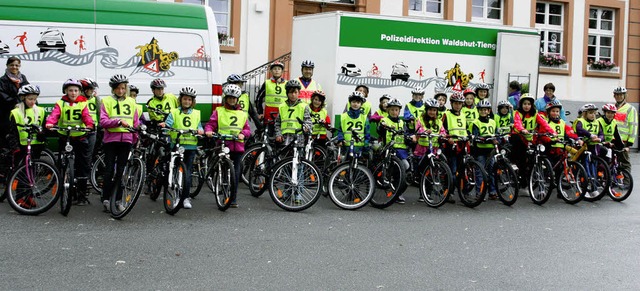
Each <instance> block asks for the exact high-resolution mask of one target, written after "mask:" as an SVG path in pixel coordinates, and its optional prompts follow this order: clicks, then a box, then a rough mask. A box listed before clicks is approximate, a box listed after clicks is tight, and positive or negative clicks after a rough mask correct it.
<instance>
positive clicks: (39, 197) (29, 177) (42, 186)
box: [7, 160, 60, 215]
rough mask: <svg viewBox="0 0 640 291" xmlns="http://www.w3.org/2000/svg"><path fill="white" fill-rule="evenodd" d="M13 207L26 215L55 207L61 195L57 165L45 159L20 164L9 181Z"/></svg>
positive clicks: (9, 198) (10, 201)
mask: <svg viewBox="0 0 640 291" xmlns="http://www.w3.org/2000/svg"><path fill="white" fill-rule="evenodd" d="M8 185H11V187H9V190H8V191H9V195H8V199H7V200H8V201H9V205H11V208H13V209H14V210H15V211H16V212H18V213H20V214H25V215H38V214H40V213H43V212H45V211H47V210H49V209H51V207H53V206H54V205H55V204H56V202H57V201H58V199H59V197H60V195H59V191H60V187H59V186H60V176H59V175H58V172H57V170H56V167H55V166H54V165H53V164H52V163H49V162H46V161H43V160H34V161H32V162H31V165H29V166H28V167H27V166H26V165H22V166H20V167H19V168H18V169H17V170H16V172H15V173H14V174H13V175H12V176H11V178H10V179H9V181H8Z"/></svg>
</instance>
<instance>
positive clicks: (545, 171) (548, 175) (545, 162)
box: [524, 133, 554, 205]
mask: <svg viewBox="0 0 640 291" xmlns="http://www.w3.org/2000/svg"><path fill="white" fill-rule="evenodd" d="M531 135H532V136H533V135H535V136H547V137H551V136H552V135H550V134H547V133H532V134H531ZM545 149H546V148H545V146H544V145H543V144H534V143H532V142H529V145H528V147H527V151H526V154H527V161H528V162H527V163H528V164H530V165H532V167H531V169H526V170H525V171H524V172H525V173H526V174H528V175H526V174H525V175H524V176H525V177H527V176H528V177H529V183H528V186H529V188H528V191H529V196H530V197H531V200H532V201H533V203H535V204H538V205H542V204H544V203H545V202H546V201H547V200H548V199H549V195H551V190H552V189H553V181H554V173H553V166H551V162H550V161H549V159H548V158H547V157H546V156H544V151H545Z"/></svg>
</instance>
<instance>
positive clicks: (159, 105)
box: [147, 78, 179, 125]
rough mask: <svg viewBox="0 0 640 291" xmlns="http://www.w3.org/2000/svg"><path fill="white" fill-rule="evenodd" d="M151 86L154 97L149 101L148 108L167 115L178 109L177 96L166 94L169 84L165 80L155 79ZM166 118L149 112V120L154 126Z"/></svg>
mask: <svg viewBox="0 0 640 291" xmlns="http://www.w3.org/2000/svg"><path fill="white" fill-rule="evenodd" d="M149 86H150V87H151V92H153V97H151V99H149V101H147V107H151V108H155V109H159V110H162V111H163V112H164V113H166V114H169V112H170V111H171V110H173V109H175V108H178V106H179V104H178V99H177V98H176V95H173V94H171V93H165V92H164V89H165V88H166V87H167V83H165V82H164V80H162V79H160V78H158V79H154V80H152V81H151V84H149ZM165 118H166V117H165V116H164V115H162V114H157V113H155V112H151V111H149V119H150V120H151V124H152V125H154V124H158V123H161V122H163V121H164V120H165Z"/></svg>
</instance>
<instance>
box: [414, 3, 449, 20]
mask: <svg viewBox="0 0 640 291" xmlns="http://www.w3.org/2000/svg"><path fill="white" fill-rule="evenodd" d="M442 10H443V7H442V0H409V15H416V16H427V17H437V18H442V15H443V14H442Z"/></svg>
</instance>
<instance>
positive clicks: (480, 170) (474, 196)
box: [457, 160, 489, 208]
mask: <svg viewBox="0 0 640 291" xmlns="http://www.w3.org/2000/svg"><path fill="white" fill-rule="evenodd" d="M462 170H463V171H464V173H462V174H460V173H459V175H458V177H457V178H458V183H457V185H459V187H458V196H459V197H460V201H461V202H462V204H464V205H465V206H467V207H470V208H473V207H476V206H478V205H480V203H482V202H483V201H484V198H485V196H486V195H487V188H488V186H487V185H488V183H489V182H488V179H487V173H486V172H485V171H484V167H482V165H480V163H478V162H477V161H475V160H469V161H467V162H466V163H465V164H464V165H463V167H462ZM477 174H479V175H480V176H481V178H482V182H480V185H478V182H477V177H476V175H477Z"/></svg>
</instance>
